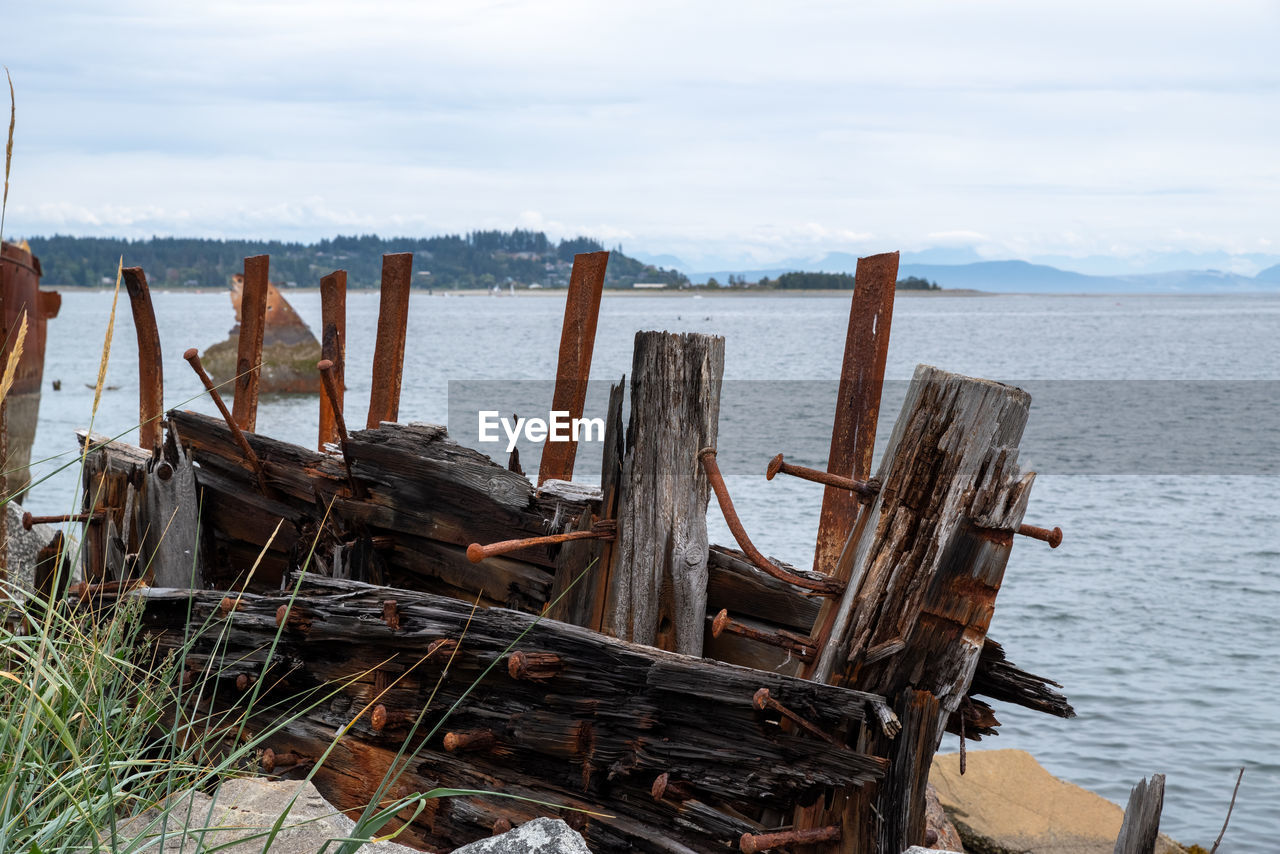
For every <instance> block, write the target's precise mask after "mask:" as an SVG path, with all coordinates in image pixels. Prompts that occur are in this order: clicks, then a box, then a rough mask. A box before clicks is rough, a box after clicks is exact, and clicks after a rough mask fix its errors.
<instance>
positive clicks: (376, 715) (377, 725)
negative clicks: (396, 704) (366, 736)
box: [369, 703, 387, 732]
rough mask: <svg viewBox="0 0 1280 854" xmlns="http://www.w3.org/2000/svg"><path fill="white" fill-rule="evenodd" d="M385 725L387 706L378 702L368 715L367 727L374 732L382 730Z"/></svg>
mask: <svg viewBox="0 0 1280 854" xmlns="http://www.w3.org/2000/svg"><path fill="white" fill-rule="evenodd" d="M386 726H387V707H386V706H384V705H382V704H381V703H379V704H378V705H376V706H374V707H373V714H371V715H370V716H369V727H370V728H371V729H372V730H373V731H374V732H382V730H383V729H384V728H385V727H386Z"/></svg>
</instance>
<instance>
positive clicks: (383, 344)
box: [365, 252, 413, 430]
mask: <svg viewBox="0 0 1280 854" xmlns="http://www.w3.org/2000/svg"><path fill="white" fill-rule="evenodd" d="M412 277H413V253H412V252H400V253H396V254H392V255H383V256H382V293H381V295H380V296H379V297H378V340H377V342H376V343H375V344H374V347H373V387H372V388H371V389H370V391H369V418H368V420H367V421H366V422H365V426H366V427H367V428H369V429H370V430H373V429H375V428H377V426H378V424H380V423H381V422H383V421H395V420H397V419H398V418H399V417H400V382H401V378H402V377H403V376H404V342H405V330H406V328H407V326H408V323H409V285H410V283H411V282H412V280H413V279H412Z"/></svg>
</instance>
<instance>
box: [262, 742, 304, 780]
mask: <svg viewBox="0 0 1280 854" xmlns="http://www.w3.org/2000/svg"><path fill="white" fill-rule="evenodd" d="M301 761H302V757H301V756H299V755H298V754H296V753H276V752H275V751H274V750H272V749H271V748H270V747H268V748H267V749H266V750H264V751H262V770H263V771H266V772H267V773H268V774H270V773H271V772H272V771H274V770H276V769H277V768H288V767H289V766H291V765H297V764H298V763H299V762H301Z"/></svg>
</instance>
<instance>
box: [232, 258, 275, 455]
mask: <svg viewBox="0 0 1280 854" xmlns="http://www.w3.org/2000/svg"><path fill="white" fill-rule="evenodd" d="M270 263H271V256H269V255H254V256H252V257H249V258H245V259H244V288H243V289H242V290H241V291H240V338H239V341H238V342H237V349H236V378H235V390H236V391H235V397H234V399H233V400H232V402H231V411H232V413H233V414H234V415H235V419H236V423H237V424H239V425H240V429H241V430H247V431H249V432H250V433H252V432H253V430H254V428H255V427H256V426H257V425H258V381H259V379H260V376H261V371H262V336H263V335H264V333H265V332H266V328H267V287H268V285H267V276H268V275H269V265H270Z"/></svg>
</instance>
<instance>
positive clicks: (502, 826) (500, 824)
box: [490, 818, 511, 836]
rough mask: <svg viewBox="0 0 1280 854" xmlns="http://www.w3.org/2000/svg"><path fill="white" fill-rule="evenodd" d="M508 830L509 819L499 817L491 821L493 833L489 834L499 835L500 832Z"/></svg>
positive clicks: (509, 828) (509, 826) (509, 827)
mask: <svg viewBox="0 0 1280 854" xmlns="http://www.w3.org/2000/svg"><path fill="white" fill-rule="evenodd" d="M510 830H511V820H510V819H507V818H500V819H498V820H497V821H495V822H494V823H493V833H492V834H490V835H491V836H501V835H502V834H504V833H507V832H509V831H510Z"/></svg>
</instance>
